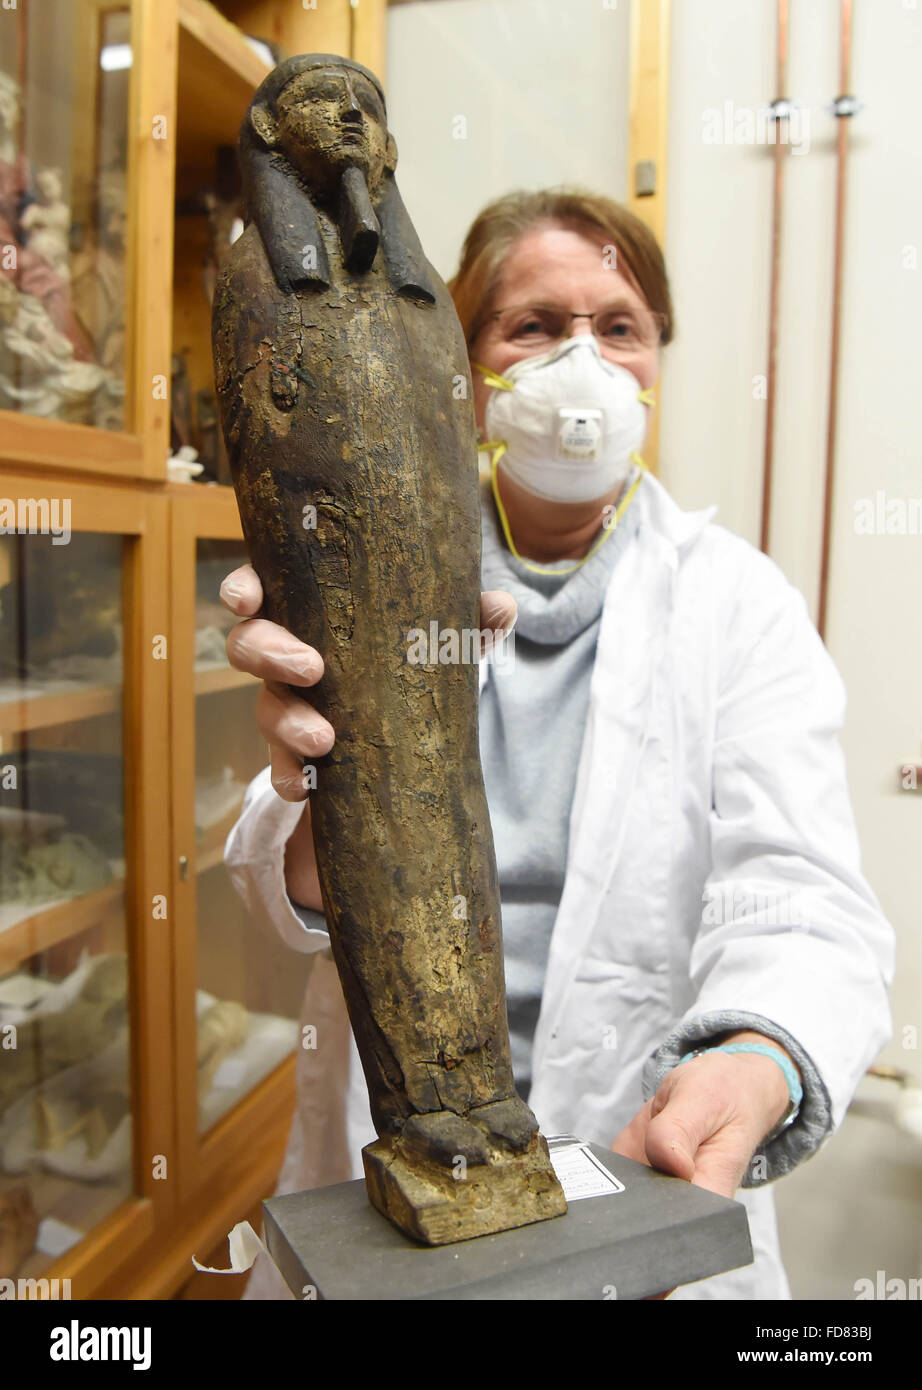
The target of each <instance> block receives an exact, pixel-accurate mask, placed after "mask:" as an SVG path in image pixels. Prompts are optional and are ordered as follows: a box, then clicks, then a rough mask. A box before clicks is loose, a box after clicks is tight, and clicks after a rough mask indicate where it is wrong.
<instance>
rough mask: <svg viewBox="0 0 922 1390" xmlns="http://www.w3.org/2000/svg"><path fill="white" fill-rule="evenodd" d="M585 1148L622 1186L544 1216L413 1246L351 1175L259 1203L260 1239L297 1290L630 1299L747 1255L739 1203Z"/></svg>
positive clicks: (329, 1294)
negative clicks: (545, 1218) (348, 1179)
mask: <svg viewBox="0 0 922 1390" xmlns="http://www.w3.org/2000/svg"><path fill="white" fill-rule="evenodd" d="M590 1149H591V1151H592V1153H593V1154H594V1155H595V1156H596V1158H597V1159H599V1161H600V1162H601V1163H602V1164H604V1166H605V1167H606V1168H607V1169H608V1170H609V1171H610V1172H612V1173H614V1175H615V1177H616V1178H618V1180H619V1181H620V1182H622V1183H623V1184H624V1191H623V1192H617V1193H614V1194H612V1195H610V1196H604V1197H587V1198H583V1199H582V1200H579V1201H572V1200H571V1201H570V1203H569V1208H568V1210H567V1212H566V1215H564V1216H558V1217H555V1218H554V1219H553V1220H550V1221H539V1222H536V1223H535V1224H533V1225H530V1226H520V1227H519V1228H518V1229H517V1230H512V1231H503V1232H501V1233H500V1234H499V1235H491V1236H477V1237H475V1238H474V1239H473V1240H464V1241H460V1242H458V1243H456V1244H452V1245H439V1246H426V1245H418V1244H417V1243H416V1242H415V1241H413V1240H410V1239H409V1238H408V1237H407V1236H405V1235H403V1234H402V1233H401V1232H400V1231H398V1230H397V1229H396V1227H394V1226H392V1225H391V1223H390V1221H388V1220H387V1218H386V1217H384V1216H382V1215H381V1213H380V1212H378V1211H376V1210H375V1208H374V1207H373V1206H372V1205H371V1203H370V1202H369V1200H368V1196H367V1193H366V1191H365V1184H364V1182H363V1181H362V1180H361V1179H358V1180H357V1181H354V1182H344V1183H335V1184H333V1185H332V1186H330V1187H317V1188H312V1189H311V1190H310V1191H308V1192H295V1193H291V1194H290V1195H289V1196H285V1197H271V1198H270V1199H269V1200H268V1201H265V1202H263V1211H264V1214H265V1223H264V1232H265V1242H266V1245H267V1247H268V1249H269V1252H270V1254H271V1255H272V1258H273V1260H274V1261H275V1263H276V1265H277V1266H278V1268H279V1270H280V1272H281V1274H282V1277H283V1278H284V1280H285V1282H286V1284H287V1285H288V1287H289V1288H290V1289H291V1291H292V1293H293V1294H294V1295H295V1297H296V1298H299V1299H303V1298H324V1299H351V1300H371V1299H383V1300H391V1299H400V1300H414V1299H419V1300H429V1301H431V1300H437V1299H441V1300H445V1299H454V1300H458V1299H464V1300H471V1299H490V1300H493V1299H562V1300H572V1299H613V1298H617V1299H638V1298H648V1297H649V1296H650V1295H651V1294H656V1293H662V1292H663V1291H664V1290H665V1289H671V1288H674V1287H676V1286H678V1285H679V1284H690V1283H692V1282H693V1281H695V1280H697V1279H705V1278H707V1277H708V1276H710V1275H712V1274H721V1273H723V1272H724V1270H728V1269H738V1268H739V1267H740V1266H741V1265H746V1264H750V1263H751V1262H752V1247H751V1245H750V1241H749V1223H748V1221H747V1219H746V1208H745V1207H744V1206H743V1205H742V1204H741V1203H740V1202H733V1201H730V1200H729V1199H728V1198H726V1197H719V1196H718V1195H717V1194H716V1193H714V1192H707V1191H706V1190H705V1189H704V1188H701V1187H692V1185H691V1184H690V1183H687V1182H683V1181H682V1180H681V1179H680V1178H671V1177H667V1176H666V1174H664V1173H658V1172H656V1171H655V1170H654V1169H652V1168H647V1167H646V1166H645V1165H644V1164H642V1163H635V1162H633V1160H632V1159H629V1158H622V1156H621V1155H620V1154H615V1153H612V1152H611V1151H610V1150H608V1149H604V1148H602V1147H601V1146H600V1145H598V1144H591V1145H590Z"/></svg>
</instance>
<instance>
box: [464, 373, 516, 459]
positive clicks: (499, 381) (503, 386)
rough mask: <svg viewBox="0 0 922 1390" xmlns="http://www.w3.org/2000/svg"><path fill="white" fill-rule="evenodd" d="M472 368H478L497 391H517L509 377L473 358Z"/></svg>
mask: <svg viewBox="0 0 922 1390" xmlns="http://www.w3.org/2000/svg"><path fill="white" fill-rule="evenodd" d="M471 366H472V367H476V368H477V370H478V372H480V374H481V376H482V377H483V379H484V381H485V382H486V383H487V385H488V386H493V387H495V388H496V390H497V391H514V390H515V382H514V381H510V380H509V378H508V377H505V376H500V374H499V372H494V371H493V369H492V367H483V366H481V364H480V363H479V362H475V361H474V359H473V358H471ZM484 447H485V446H484V445H481V448H484Z"/></svg>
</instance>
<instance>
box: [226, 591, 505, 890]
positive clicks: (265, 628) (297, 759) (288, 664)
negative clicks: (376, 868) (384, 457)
mask: <svg viewBox="0 0 922 1390" xmlns="http://www.w3.org/2000/svg"><path fill="white" fill-rule="evenodd" d="M220 592H221V602H222V603H223V604H224V606H225V608H229V609H230V611H231V612H232V613H234V614H235V615H236V616H237V617H238V618H242V619H243V621H242V622H239V623H237V624H236V626H235V627H233V628H231V630H230V632H229V633H228V635H227V659H228V661H229V662H230V664H231V666H233V667H234V669H235V670H237V671H249V673H250V675H253V676H259V677H260V679H261V680H262V681H263V686H262V689H261V690H260V692H259V696H258V698H257V701H256V722H257V724H258V726H259V731H260V733H261V734H262V736H263V738H264V739H265V740H266V742H267V743H268V745H269V759H270V762H271V765H272V772H271V777H272V785H273V787H274V788H275V790H276V791H277V792H278V794H279V796H280V797H282V799H283V800H284V801H306V799H307V788H306V787H305V785H304V776H303V772H304V767H303V760H304V759H305V758H307V759H310V758H320V757H323V755H324V753H329V751H330V749H331V748H332V747H333V743H334V742H335V739H336V734H335V731H334V729H333V726H332V725H331V724H330V723H329V722H328V720H326V719H324V718H323V716H322V715H321V714H319V713H318V711H317V710H315V709H314V707H313V706H312V705H310V704H308V703H307V702H306V701H305V700H302V699H300V697H299V696H297V695H293V694H292V693H291V691H290V690H289V689H287V686H289V685H303V686H309V685H316V684H317V682H318V681H319V680H320V678H321V676H322V675H323V657H322V656H321V655H320V653H319V652H318V651H317V650H316V649H315V648H314V647H309V646H307V645H306V643H304V642H299V641H298V639H297V637H294V636H292V634H291V633H290V632H289V631H288V630H287V629H286V628H284V627H281V626H280V625H279V624H278V623H273V622H269V620H268V619H266V618H260V617H258V616H257V615H258V613H259V610H260V608H261V607H262V601H263V590H262V585H261V583H260V582H259V576H258V575H257V573H256V571H255V570H254V569H253V567H252V565H241V567H240V568H239V569H236V570H234V571H233V572H232V573H231V574H229V575H227V577H226V578H225V580H224V582H223V583H222V585H221V591H220ZM516 612H517V610H516V603H515V599H514V598H513V597H512V595H511V594H507V593H506V592H505V591H504V590H502V589H491V590H489V591H488V592H486V593H483V594H481V596H480V626H481V628H482V629H485V630H487V631H489V632H490V633H491V634H492V639H491V641H495V642H498V641H499V640H501V638H502V637H504V636H506V635H507V633H508V631H509V630H510V629H511V627H512V625H513V623H514V622H515V617H516ZM490 644H491V643H490V642H486V643H485V646H487V645H490ZM285 863H286V875H285V877H286V885H287V887H288V892H289V894H290V895H291V897H292V898H294V900H295V901H296V902H299V903H303V904H304V906H305V907H313V908H315V910H317V911H320V910H321V905H320V887H319V883H318V881H317V866H316V861H315V860H314V854H313V836H312V834H311V832H310V812H309V811H308V812H307V814H305V815H304V816H303V817H302V819H301V821H299V823H298V827H297V829H296V831H295V833H294V834H293V835H292V837H291V839H290V840H289V841H288V844H287V846H286V856H285Z"/></svg>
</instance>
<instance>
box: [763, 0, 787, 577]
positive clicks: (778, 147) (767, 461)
mask: <svg viewBox="0 0 922 1390" xmlns="http://www.w3.org/2000/svg"><path fill="white" fill-rule="evenodd" d="M787 80H788V0H778V50H777V71H776V75H775V90H776V92H777V96H776V98H775V101H774V102H773V103H772V105H773V107H778V110H779V111H780V110H783V107H781V106H778V103H783V102H785V101H786V96H785V93H786V90H787ZM774 129H775V171H774V188H773V192H772V242H771V279H770V289H769V304H768V370H767V373H766V383H765V448H764V453H763V463H762V523H761V535H760V539H759V545H760V546H761V548H762V549H763V550H764V551H766V552H767V551H768V541H769V534H770V531H771V519H772V478H773V473H774V462H775V363H776V357H777V350H778V297H779V291H780V286H781V220H782V213H783V211H784V159H785V155H786V154H787V148H788V140H787V136H788V134H789V130H788V117H787V116H785V115H781V114H776V116H775V127H774Z"/></svg>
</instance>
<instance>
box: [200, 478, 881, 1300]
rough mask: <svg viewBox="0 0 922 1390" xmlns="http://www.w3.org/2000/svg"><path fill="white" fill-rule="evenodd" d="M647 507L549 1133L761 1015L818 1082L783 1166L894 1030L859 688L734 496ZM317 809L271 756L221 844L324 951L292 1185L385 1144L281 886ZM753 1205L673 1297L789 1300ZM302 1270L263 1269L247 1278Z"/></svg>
mask: <svg viewBox="0 0 922 1390" xmlns="http://www.w3.org/2000/svg"><path fill="white" fill-rule="evenodd" d="M633 505H634V506H635V507H637V508H638V510H639V511H640V513H641V528H640V532H639V534H638V536H637V538H636V540H635V542H634V543H633V544H632V545H630V546H628V547H627V548H626V550H625V552H624V554H623V555H622V556H621V557H620V558H619V561H618V564H617V565H616V566H615V567H614V569H613V571H612V575H611V580H610V583H609V587H608V590H607V593H606V597H605V602H604V606H603V610H602V618H601V624H600V630H599V638H598V647H597V654H596V660H595V666H594V670H593V674H592V680H591V687H590V697H589V708H588V715H587V720H586V729H585V734H584V737H583V743H582V752H581V757H580V763H579V768H578V773H577V780H576V788H575V792H574V800H573V807H572V811H571V818H570V836H569V843H568V859H567V870H566V877H565V882H564V887H563V893H562V896H561V900H560V905H559V908H558V913H557V918H556V921H555V925H554V930H553V935H552V938H551V945H550V954H549V958H548V966H547V976H546V981H545V987H544V994H543V998H542V1003H541V1012H540V1017H539V1020H538V1025H537V1030H536V1034H535V1039H534V1047H533V1057H532V1078H533V1081H532V1089H531V1093H530V1096H529V1104H530V1106H531V1108H532V1109H533V1110H534V1112H535V1114H536V1116H537V1118H538V1120H539V1122H540V1124H541V1128H542V1132H543V1133H545V1134H560V1133H572V1134H576V1135H578V1136H579V1137H580V1138H582V1139H588V1140H593V1141H595V1142H597V1143H599V1144H605V1145H610V1143H611V1141H612V1140H613V1139H614V1138H615V1136H616V1135H617V1134H618V1132H619V1131H620V1130H621V1129H622V1128H623V1127H624V1125H626V1124H627V1123H628V1122H629V1121H630V1119H631V1118H632V1117H633V1116H634V1115H635V1114H636V1112H637V1111H638V1109H639V1108H640V1107H641V1105H642V1104H643V1102H644V1100H645V1099H647V1098H648V1097H649V1096H651V1095H652V1094H653V1093H654V1092H655V1090H656V1087H657V1086H658V1084H659V1082H660V1080H661V1079H662V1077H663V1076H664V1075H665V1074H666V1072H667V1071H668V1069H669V1067H670V1066H671V1065H673V1064H674V1063H675V1062H676V1061H677V1060H678V1058H679V1057H680V1056H681V1055H682V1054H683V1053H684V1052H685V1051H687V1050H689V1049H690V1048H691V1047H692V1046H694V1045H696V1043H697V1042H698V1040H699V1039H705V1038H708V1037H710V1036H713V1035H714V1034H715V1033H718V1032H720V1031H722V1029H726V1028H727V1027H728V1026H729V1024H732V1026H734V1027H741V1026H749V1027H754V1028H756V1029H757V1030H758V1031H760V1032H764V1033H768V1034H769V1035H770V1036H774V1037H776V1038H777V1039H778V1040H779V1041H781V1042H783V1043H784V1045H785V1046H787V1047H788V1048H789V1049H790V1050H791V1051H792V1052H793V1054H794V1055H795V1057H797V1059H798V1061H799V1062H800V1061H801V1059H802V1058H803V1062H804V1063H805V1064H806V1066H807V1067H808V1068H811V1069H813V1070H814V1075H817V1074H818V1078H819V1085H818V1086H817V1087H815V1088H814V1093H813V1098H811V1096H810V1095H809V1094H808V1095H806V1096H805V1101H804V1105H803V1106H802V1110H801V1118H800V1120H799V1121H798V1122H797V1123H795V1124H794V1125H792V1126H790V1128H789V1130H788V1131H786V1132H785V1133H784V1134H783V1135H782V1136H781V1137H780V1138H779V1139H777V1140H775V1141H774V1142H773V1144H772V1145H768V1146H767V1147H766V1157H767V1158H768V1160H769V1165H770V1167H769V1170H768V1177H769V1179H771V1177H772V1176H773V1174H772V1171H771V1166H772V1162H773V1160H772V1153H773V1152H774V1153H775V1154H776V1155H777V1154H781V1155H782V1159H781V1170H782V1171H784V1170H786V1168H788V1167H790V1166H793V1164H794V1163H796V1162H797V1161H798V1159H799V1158H801V1157H803V1156H804V1155H805V1154H809V1152H810V1151H812V1150H813V1149H815V1147H816V1145H817V1142H818V1141H819V1139H820V1138H821V1136H822V1133H823V1129H822V1127H820V1129H817V1114H818V1113H820V1114H821V1113H822V1109H823V1106H822V1103H820V1104H819V1107H818V1105H817V1100H816V1096H817V1095H820V1096H822V1097H823V1099H824V1100H825V1102H826V1106H827V1110H828V1112H829V1113H831V1120H832V1129H836V1128H838V1126H839V1125H840V1124H841V1122H842V1119H843V1117H844V1115H845V1111H846V1108H847V1106H848V1104H849V1101H850V1099H851V1097H852V1095H853V1093H854V1091H855V1088H856V1086H857V1084H858V1082H859V1080H860V1078H861V1076H862V1074H863V1072H864V1071H865V1069H866V1068H867V1066H868V1065H869V1064H870V1063H871V1062H872V1061H873V1060H874V1057H875V1056H876V1054H877V1052H878V1051H879V1049H880V1048H881V1046H882V1045H883V1044H884V1043H885V1042H886V1041H887V1040H888V1039H889V1037H890V1035H891V1020H890V1013H889V1007H888V1002H887V986H888V985H889V983H890V982H891V980H892V973H893V955H894V943H893V932H892V929H891V928H890V926H889V924H888V923H887V921H886V919H885V918H884V917H883V914H882V912H881V909H880V906H879V904H878V902H877V899H876V898H875V896H874V894H873V893H872V891H871V889H870V887H869V886H868V884H867V882H866V881H865V879H864V878H863V877H862V874H861V870H860V857H859V847H858V842H857V837H856V833H855V828H854V822H853V818H852V813H851V808H850V804H849V797H848V789H847V783H846V776H845V768H844V760H843V756H842V752H841V749H840V747H839V743H838V739H837V730H838V729H839V727H840V726H841V723H842V720H843V716H844V709H845V695H844V689H843V686H842V682H841V679H840V677H839V675H838V672H837V671H836V669H835V667H834V665H833V663H832V660H831V659H830V657H829V656H828V654H827V652H826V649H825V647H824V646H823V644H822V642H821V641H820V638H819V637H818V635H817V633H816V630H815V628H814V627H813V625H812V623H811V622H810V619H809V616H808V613H807V610H806V605H805V603H804V600H803V598H802V596H801V595H800V594H799V593H798V592H797V591H796V590H795V589H794V588H793V587H792V586H791V585H790V584H789V583H788V582H787V580H786V579H785V578H784V576H783V574H782V573H781V571H780V570H779V569H778V567H777V566H776V565H775V564H774V563H773V562H772V561H771V560H769V559H768V558H767V557H766V556H764V555H763V554H761V553H760V552H759V551H757V550H755V549H754V548H753V547H752V546H750V545H749V544H748V543H747V542H745V541H743V540H741V539H739V538H738V537H736V536H733V535H732V534H730V533H729V532H728V531H726V530H724V529H723V528H722V527H720V526H717V525H714V524H712V522H711V518H712V516H713V514H714V512H715V510H716V508H710V509H709V510H707V511H705V512H696V513H686V512H683V511H681V510H680V509H679V507H678V506H677V505H676V504H675V502H673V500H672V499H671V498H670V497H669V495H668V493H667V492H666V491H665V489H664V488H663V487H662V486H661V484H659V483H658V482H657V480H656V479H655V478H653V477H652V476H648V477H647V478H645V479H644V482H643V485H642V486H641V488H640V490H639V492H638V495H637V497H636V499H635V502H634V504H633ZM490 671H491V665H490V662H489V661H484V662H482V663H481V667H480V683H481V690H482V689H483V686H484V683H485V682H486V681H487V680H489V679H490ZM301 812H302V807H301V805H300V804H292V803H288V802H285V801H282V800H281V799H280V798H279V797H278V796H277V795H276V793H275V791H274V790H273V788H272V786H271V784H270V782H269V770H268V768H267V769H265V770H264V771H263V772H262V773H261V774H260V775H259V776H258V777H256V778H255V779H254V781H253V782H252V783H251V785H250V787H249V789H248V792H247V796H246V801H245V805H244V810H243V812H242V814H241V817H240V819H239V821H238V822H237V824H236V826H235V827H234V829H233V830H232V832H231V834H230V837H229V838H228V841H227V846H226V850H225V861H226V863H227V866H228V869H229V871H230V874H231V877H232V879H233V882H234V884H235V886H236V888H237V890H238V891H239V892H240V893H241V895H242V896H243V898H244V900H245V901H246V902H247V904H248V906H249V909H250V912H251V914H252V917H253V920H254V922H257V923H259V924H260V925H261V926H263V927H264V928H265V929H267V930H269V931H277V932H278V933H280V935H281V936H282V938H283V940H284V941H286V942H287V943H288V944H289V945H290V946H291V947H292V948H293V949H295V950H297V951H302V952H316V953H318V954H317V956H316V957H315V961H314V968H313V971H312V974H311V978H310V982H309V985H308V988H307V992H306V997H305V1003H304V1010H303V1013H302V1024H308V1023H309V1024H313V1025H314V1026H315V1027H316V1028H317V1047H316V1050H300V1051H299V1053H298V1074H297V1075H298V1081H297V1086H298V1099H297V1113H296V1116H295V1121H294V1124H293V1126H292V1131H291V1138H290V1142H289V1146H288V1151H287V1154H286V1158H285V1163H284V1167H283V1170H282V1174H281V1177H280V1181H279V1187H278V1190H279V1192H289V1191H297V1190H303V1189H304V1188H307V1187H311V1186H316V1185H319V1184H323V1183H327V1182H333V1181H341V1180H343V1179H345V1178H348V1177H350V1176H352V1177H361V1176H362V1165H361V1158H360V1149H361V1147H362V1145H363V1144H364V1143H367V1142H369V1141H370V1140H371V1139H373V1138H374V1130H373V1128H372V1125H371V1118H370V1114H369V1109H368V1099H367V1091H366V1088H365V1082H364V1077H363V1074H362V1071H361V1067H360V1063H359V1059H358V1053H357V1051H356V1048H355V1043H354V1040H353V1039H352V1034H351V1030H350V1028H349V1024H348V1019H347V1017H346V1014H345V1008H344V1004H343V1000H342V993H341V990H340V988H339V982H338V977H337V974H336V970H335V968H334V966H333V964H332V961H331V959H330V955H329V946H328V937H327V935H326V933H325V932H322V931H317V932H313V931H307V930H306V929H305V927H304V926H303V924H302V922H301V920H300V919H299V918H298V916H297V914H296V913H295V912H294V911H293V909H292V907H291V905H290V903H289V901H288V897H287V894H286V891H285V885H284V874H283V857H284V846H285V842H286V840H287V838H288V837H289V835H290V834H291V833H292V830H293V829H294V826H295V825H296V823H297V821H298V819H299V817H300V815H301ZM728 1011H730V1012H731V1013H732V1014H733V1018H732V1019H731V1020H729V1023H728V1019H727V1017H726V1016H727V1014H728ZM740 1011H742V1012H744V1013H746V1014H747V1015H751V1016H752V1018H753V1020H754V1021H753V1022H751V1023H749V1024H739V1023H737V1022H736V1016H737V1015H738V1014H739V1012H740ZM755 1020H758V1021H755ZM811 1125H812V1128H811ZM746 1181H748V1179H747V1180H746ZM737 1200H739V1201H742V1202H743V1203H744V1204H745V1206H746V1207H747V1210H748V1215H749V1222H750V1230H751V1234H752V1241H753V1249H754V1253H755V1262H754V1263H753V1264H752V1265H750V1266H748V1267H747V1268H744V1269H742V1270H738V1271H734V1272H731V1273H728V1274H724V1275H718V1276H715V1277H713V1278H711V1279H707V1280H702V1281H700V1282H698V1283H695V1284H690V1285H686V1286H684V1287H683V1288H681V1289H679V1290H678V1291H677V1292H676V1293H675V1294H673V1296H672V1297H673V1298H675V1299H683V1298H684V1299H703V1298H735V1299H756V1298H759V1299H761V1298H769V1299H783V1298H790V1296H791V1294H790V1289H789V1286H788V1283H787V1278H786V1275H785V1272H784V1267H783V1265H782V1262H781V1256H780V1251H779V1247H778V1237H777V1230H776V1225H775V1212H774V1203H773V1197H772V1189H771V1186H770V1185H765V1184H764V1183H763V1184H762V1185H759V1186H755V1185H753V1186H751V1187H744V1188H741V1189H740V1190H739V1191H738V1192H737ZM262 1258H263V1257H261V1259H262ZM266 1264H268V1262H266ZM261 1281H262V1286H261V1290H260V1282H261ZM273 1281H274V1282H273ZM282 1289H283V1286H282V1285H281V1283H280V1281H279V1280H278V1279H277V1278H275V1276H274V1275H269V1274H268V1271H267V1269H266V1268H264V1269H263V1270H262V1271H261V1272H258V1273H257V1274H256V1275H254V1278H253V1280H251V1289H250V1290H248V1296H251V1297H252V1296H263V1297H267V1296H268V1297H273V1296H274V1297H283V1296H285V1294H284V1293H283V1292H282Z"/></svg>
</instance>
